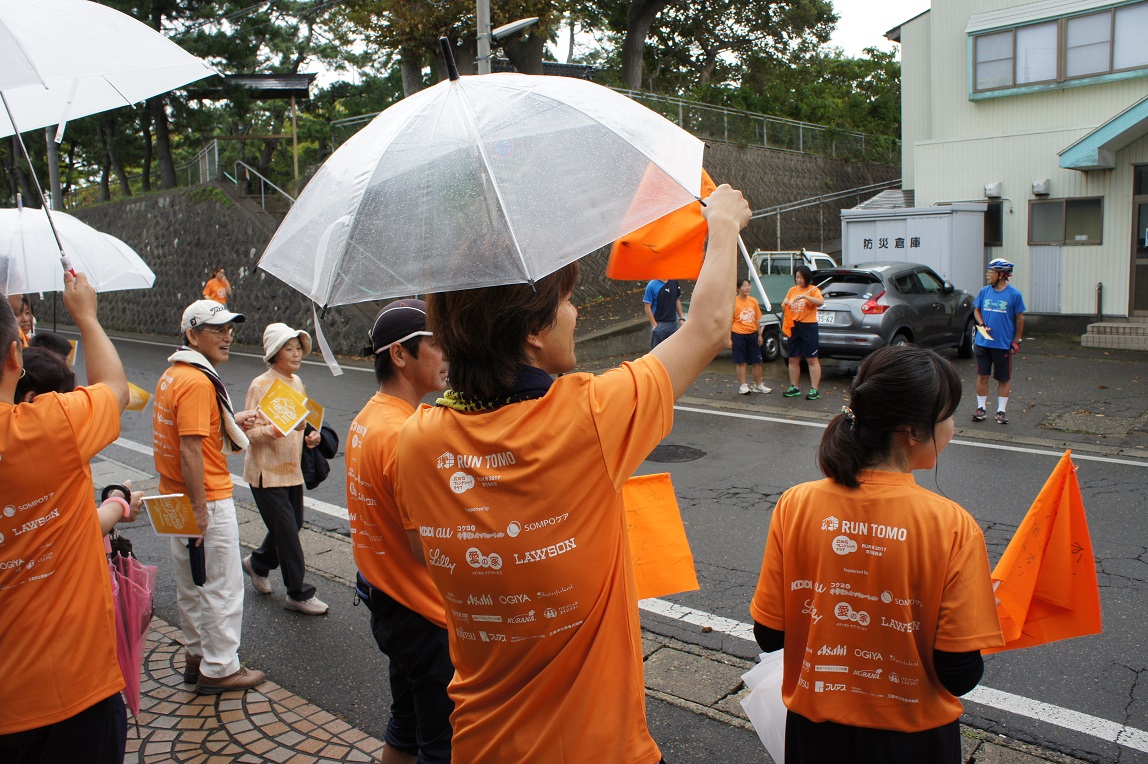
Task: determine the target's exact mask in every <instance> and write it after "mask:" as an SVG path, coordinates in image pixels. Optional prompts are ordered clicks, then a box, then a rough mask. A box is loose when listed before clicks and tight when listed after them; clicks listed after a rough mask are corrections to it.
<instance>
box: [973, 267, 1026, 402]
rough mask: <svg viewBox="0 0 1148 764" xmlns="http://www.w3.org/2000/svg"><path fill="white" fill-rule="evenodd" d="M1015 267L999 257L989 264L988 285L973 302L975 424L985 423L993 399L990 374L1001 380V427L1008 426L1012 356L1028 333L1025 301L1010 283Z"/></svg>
mask: <svg viewBox="0 0 1148 764" xmlns="http://www.w3.org/2000/svg"><path fill="white" fill-rule="evenodd" d="M1012 269H1013V264H1012V263H1010V262H1008V261H1007V260H1001V259H1000V258H997V259H995V260H993V261H992V262H990V263H989V268H988V282H989V283H988V285H987V286H985V287H982V288H981V291H980V292H978V293H977V297H976V299H975V300H973V315H974V317H975V319H976V322H977V333H976V337H975V338H974V340H973V344H974V345H975V348H974V351H975V353H976V357H977V410H976V411H975V412H973V421H974V422H983V421H984V420H985V417H986V413H985V404H986V403H987V402H988V396H989V374H990V372H991V373H992V376H993V379H995V380H996V381H997V416H996V421H997V424H1008V414H1006V413H1005V410H1006V409H1007V407H1008V396H1009V391H1010V388H1011V386H1012V383H1011V380H1012V356H1013V354H1014V353H1016V352H1018V351H1019V350H1020V343H1021V337H1022V335H1023V334H1024V310H1025V307H1024V298H1023V297H1022V296H1021V294H1020V292H1019V291H1018V290H1017V289H1016V288H1015V287H1013V286H1012V285H1011V284H1009V279H1010V278H1012Z"/></svg>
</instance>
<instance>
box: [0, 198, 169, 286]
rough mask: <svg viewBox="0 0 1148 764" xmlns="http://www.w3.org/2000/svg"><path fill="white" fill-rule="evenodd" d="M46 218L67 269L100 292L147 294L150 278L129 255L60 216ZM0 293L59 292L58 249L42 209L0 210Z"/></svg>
mask: <svg viewBox="0 0 1148 764" xmlns="http://www.w3.org/2000/svg"><path fill="white" fill-rule="evenodd" d="M52 219H53V221H54V222H55V224H56V230H57V232H58V233H59V235H60V241H61V243H62V244H63V245H64V250H65V251H66V252H67V253H68V257H69V258H70V259H71V264H72V267H73V268H75V269H76V270H77V271H79V272H80V273H84V274H86V275H87V277H88V280H89V281H90V282H91V283H92V285H93V286H95V287H96V289H97V290H98V291H101V292H111V291H115V290H121V289H148V288H150V287H151V285H152V284H154V283H155V274H154V273H152V271H151V268H149V267H148V266H147V263H145V262H144V261H143V259H141V258H140V256H139V255H138V254H136V252H135V250H133V249H132V248H131V247H129V246H128V245H127V244H124V243H123V242H122V241H120V240H119V239H117V238H116V237H114V236H110V235H108V234H106V233H102V232H100V231H97V230H96V229H95V228H92V227H91V226H89V225H87V224H86V223H83V222H81V221H80V220H78V219H76V218H74V217H72V216H71V215H68V214H67V213H64V212H55V213H53V214H52ZM0 288H3V289H4V292H5V294H25V293H28V292H62V291H64V269H63V266H62V265H61V264H60V250H59V247H57V246H56V240H55V238H54V237H53V236H52V229H51V228H50V227H49V225H48V219H47V217H45V215H44V213H43V211H42V210H34V209H0Z"/></svg>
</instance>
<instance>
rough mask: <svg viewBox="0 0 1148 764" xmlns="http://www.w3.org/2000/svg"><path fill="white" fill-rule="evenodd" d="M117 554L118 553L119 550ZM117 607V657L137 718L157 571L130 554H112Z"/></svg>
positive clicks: (113, 582) (112, 575) (110, 565)
mask: <svg viewBox="0 0 1148 764" xmlns="http://www.w3.org/2000/svg"><path fill="white" fill-rule="evenodd" d="M117 551H118V550H117ZM108 572H109V573H110V574H111V577H112V594H113V595H114V597H115V604H116V658H117V659H118V660H119V664H120V672H121V673H122V674H123V676H124V685H125V687H124V698H125V700H126V701H127V704H128V708H130V709H131V710H132V714H133V715H135V716H136V717H137V718H138V717H139V713H140V672H141V671H142V670H143V653H144V646H145V645H146V643H147V631H148V627H149V626H150V625H151V616H152V592H154V591H155V577H156V568H155V566H154V565H144V564H142V563H141V562H140V561H139V560H137V559H136V558H135V557H134V556H131V555H130V553H129V554H127V555H125V554H123V553H122V552H121V553H117V554H113V555H112V558H111V561H110V562H109V563H108Z"/></svg>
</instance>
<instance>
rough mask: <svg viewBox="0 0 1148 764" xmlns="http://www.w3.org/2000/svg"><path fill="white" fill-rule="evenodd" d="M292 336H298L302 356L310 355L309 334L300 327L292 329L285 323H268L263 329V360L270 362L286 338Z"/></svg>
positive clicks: (285, 342)
mask: <svg viewBox="0 0 1148 764" xmlns="http://www.w3.org/2000/svg"><path fill="white" fill-rule="evenodd" d="M292 337H298V338H299V343H300V344H301V345H302V346H303V356H304V357H306V356H309V355H311V335H310V334H307V332H305V331H303V330H302V329H292V328H291V327H290V326H288V325H287V324H279V323H275V324H268V325H267V328H266V329H264V330H263V360H264V361H265V362H267V363H271V359H272V358H274V357H275V354H276V353H278V352H279V351H280V350H281V349H282V348H283V346H284V345H286V344H287V340H289V339H291V338H292Z"/></svg>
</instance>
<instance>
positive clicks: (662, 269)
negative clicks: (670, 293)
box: [606, 170, 717, 281]
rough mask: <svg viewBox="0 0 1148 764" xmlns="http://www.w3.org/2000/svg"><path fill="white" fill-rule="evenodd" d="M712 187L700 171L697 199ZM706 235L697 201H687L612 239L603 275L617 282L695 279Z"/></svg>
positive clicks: (709, 191)
mask: <svg viewBox="0 0 1148 764" xmlns="http://www.w3.org/2000/svg"><path fill="white" fill-rule="evenodd" d="M715 188H717V186H716V185H715V184H714V182H713V180H712V179H711V178H710V176H709V173H707V172H706V171H705V170H702V189H701V198H702V199H705V198H706V197H707V196H709V195H710V194H712V193H713V192H714V189H715ZM708 234H709V225H707V224H706V219H705V218H703V217H702V205H701V202H692V203H690V204H687V205H686V206H685V207H682V208H680V209H677V210H674V211H673V212H671V213H670V214H669V215H663V216H662V217H660V218H658V219H657V220H655V221H654V222H652V223H649V224H647V225H644V226H642V227H641V228H639V229H638V230H636V231H634V232H633V233H629V234H627V235H625V236H623V237H622V238H620V239H618V240H617V241H616V242H614V246H612V247H611V248H610V262H609V263H607V264H606V275H607V276H609V277H610V278H612V279H618V280H619V281H627V280H629V281H634V280H644V279H662V280H663V281H666V280H669V279H696V278H697V277H698V273H700V272H701V269H702V257H703V256H704V255H705V246H706V236H707V235H708Z"/></svg>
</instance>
